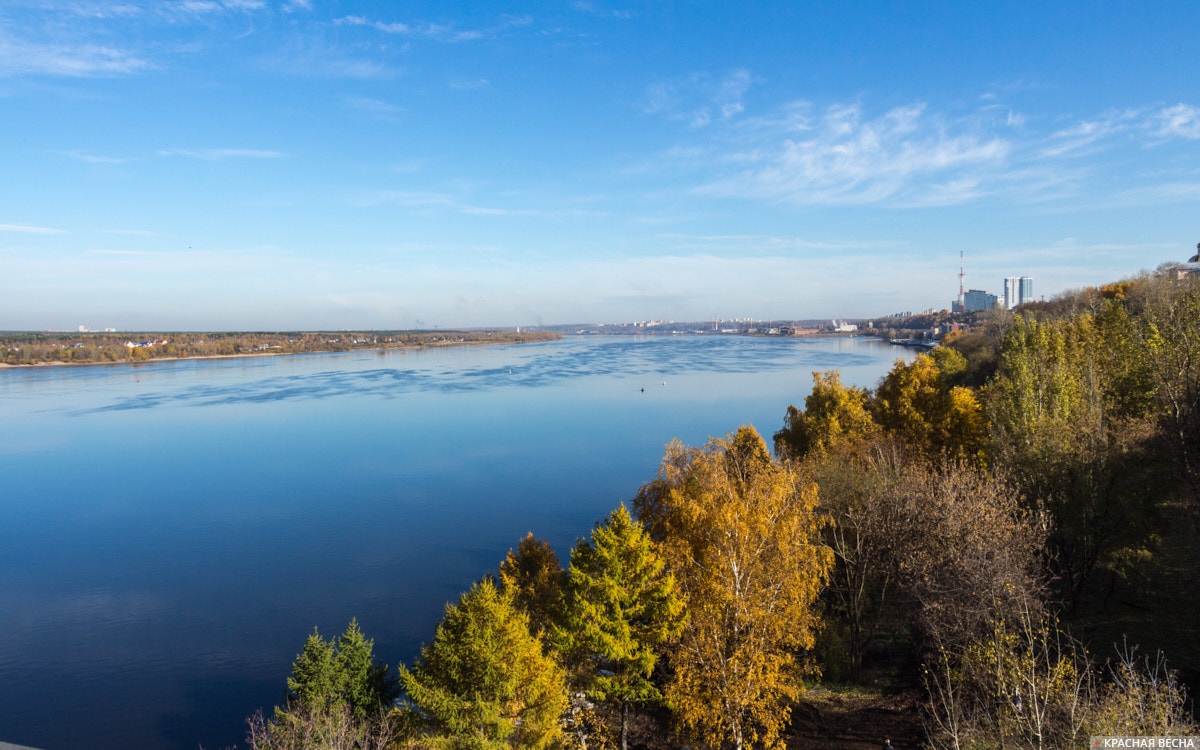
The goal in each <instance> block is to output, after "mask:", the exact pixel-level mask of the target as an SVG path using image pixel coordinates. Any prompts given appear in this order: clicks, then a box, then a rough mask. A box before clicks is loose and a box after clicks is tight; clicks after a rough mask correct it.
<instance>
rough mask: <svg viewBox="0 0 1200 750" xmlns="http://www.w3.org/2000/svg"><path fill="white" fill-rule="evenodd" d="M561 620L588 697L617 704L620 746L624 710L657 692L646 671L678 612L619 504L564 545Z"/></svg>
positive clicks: (657, 562)
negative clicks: (566, 560)
mask: <svg viewBox="0 0 1200 750" xmlns="http://www.w3.org/2000/svg"><path fill="white" fill-rule="evenodd" d="M562 619H563V627H562V628H561V629H560V630H559V637H558V640H559V641H561V642H562V643H563V644H564V650H565V651H567V652H568V653H571V654H573V655H577V658H578V659H579V660H580V661H581V662H582V665H583V668H582V671H583V678H582V682H583V684H584V685H585V689H586V691H587V693H588V695H589V696H590V697H592V698H593V699H595V700H600V701H608V702H611V703H615V704H617V706H618V707H619V709H620V717H621V728H620V738H621V740H620V742H621V750H627V748H628V747H629V740H628V724H629V721H628V719H629V708H630V706H631V705H632V704H635V703H644V702H648V701H657V700H660V699H661V698H662V696H661V694H660V693H659V690H658V688H657V687H656V686H655V685H654V683H653V682H652V681H651V680H650V675H651V673H652V672H653V671H654V665H655V664H656V663H657V661H658V650H659V648H660V647H662V646H663V645H664V644H665V643H667V641H668V640H670V639H672V638H674V637H675V636H677V635H678V634H679V632H680V630H681V629H682V627H683V623H684V617H683V600H682V599H681V598H680V597H679V595H678V593H677V592H676V587H675V579H674V577H673V576H672V575H671V574H670V573H669V572H667V570H666V562H665V560H664V558H663V557H662V555H661V554H660V553H659V551H658V545H657V544H655V543H654V542H653V541H652V540H651V539H650V536H649V535H648V534H647V533H646V531H645V530H644V529H643V528H642V526H641V524H639V523H637V522H636V521H634V520H633V519H632V518H631V517H630V515H629V511H628V510H626V508H625V505H624V504H623V503H622V504H621V506H620V507H619V508H617V509H616V510H615V511H613V512H612V513H611V514H609V516H608V517H607V518H606V519H604V521H603V522H602V523H599V524H597V526H596V528H595V529H594V530H593V531H592V536H591V539H590V540H587V539H584V540H581V541H580V542H579V543H578V544H577V545H576V546H575V549H574V550H572V552H571V564H570V566H569V567H568V569H567V585H566V593H565V596H564V599H563V618H562Z"/></svg>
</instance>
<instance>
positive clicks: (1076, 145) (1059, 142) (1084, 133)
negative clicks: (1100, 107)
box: [1042, 110, 1138, 157]
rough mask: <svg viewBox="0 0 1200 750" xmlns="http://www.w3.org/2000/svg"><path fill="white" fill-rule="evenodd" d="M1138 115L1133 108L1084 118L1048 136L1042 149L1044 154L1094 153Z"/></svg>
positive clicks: (1076, 154)
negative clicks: (1090, 118) (1047, 143)
mask: <svg viewBox="0 0 1200 750" xmlns="http://www.w3.org/2000/svg"><path fill="white" fill-rule="evenodd" d="M1137 117H1138V113H1137V112H1136V111H1134V110H1124V111H1117V112H1108V113H1106V114H1105V115H1103V116H1101V117H1098V118H1096V119H1094V120H1084V121H1082V122H1079V123H1077V124H1075V125H1073V126H1071V127H1069V128H1064V129H1062V130H1059V131H1057V132H1055V133H1054V134H1053V135H1051V136H1050V143H1049V145H1047V146H1046V147H1044V148H1043V149H1042V155H1044V156H1051V157H1056V156H1067V155H1071V156H1081V155H1086V154H1090V153H1094V152H1095V151H1096V150H1097V149H1099V148H1102V147H1103V146H1104V145H1106V143H1105V142H1106V141H1108V140H1109V139H1111V138H1112V137H1113V136H1115V135H1117V134H1118V133H1123V132H1126V131H1127V130H1128V129H1129V128H1130V126H1131V125H1132V124H1133V123H1134V121H1135V119H1136V118H1137Z"/></svg>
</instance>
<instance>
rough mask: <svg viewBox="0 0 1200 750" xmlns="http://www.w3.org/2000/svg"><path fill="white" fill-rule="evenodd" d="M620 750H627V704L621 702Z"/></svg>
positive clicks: (626, 702)
mask: <svg viewBox="0 0 1200 750" xmlns="http://www.w3.org/2000/svg"><path fill="white" fill-rule="evenodd" d="M621 750H629V702H628V701H621Z"/></svg>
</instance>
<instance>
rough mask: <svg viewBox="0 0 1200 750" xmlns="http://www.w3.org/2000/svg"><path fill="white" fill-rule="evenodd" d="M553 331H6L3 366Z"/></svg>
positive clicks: (488, 340)
mask: <svg viewBox="0 0 1200 750" xmlns="http://www.w3.org/2000/svg"><path fill="white" fill-rule="evenodd" d="M559 338H561V336H560V335H559V334H558V333H555V332H552V331H508V330H499V329H492V330H462V331H456V330H447V331H305V332H280V333H267V332H204V333H199V332H197V333H192V332H170V333H164V332H158V333H154V332H140V333H131V332H105V333H98V332H87V333H59V332H42V333H32V332H7V333H0V365H8V366H21V365H65V364H104V363H110V362H146V361H150V360H155V359H196V358H204V357H251V356H265V355H272V354H306V353H310V352H344V351H351V350H355V349H392V348H405V347H422V346H452V345H459V344H517V343H529V342H534V341H554V340H557V339H559Z"/></svg>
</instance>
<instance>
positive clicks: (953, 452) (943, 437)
mask: <svg viewBox="0 0 1200 750" xmlns="http://www.w3.org/2000/svg"><path fill="white" fill-rule="evenodd" d="M966 370H967V360H966V358H964V357H963V355H961V354H959V353H958V352H957V351H955V350H954V349H950V348H948V347H938V348H936V349H934V350H933V351H932V352H930V353H929V354H921V355H918V356H917V358H916V359H914V360H913V361H912V362H911V363H908V364H905V363H904V362H902V361H897V362H896V365H895V366H894V367H893V368H892V370H891V371H890V372H889V373H888V374H887V376H886V377H885V378H884V379H883V382H882V383H880V384H879V388H878V389H876V392H875V400H874V402H873V409H872V411H873V414H874V417H875V421H876V422H878V423H879V424H880V425H881V426H882V427H883V428H884V429H885V430H887V431H888V432H890V433H891V434H893V435H895V436H897V437H898V438H900V439H902V440H904V441H905V442H906V443H908V444H909V445H911V446H912V447H913V448H915V449H916V450H919V451H921V452H922V453H924V454H925V455H927V456H929V457H931V458H939V457H946V458H950V459H952V460H961V459H979V458H981V457H982V456H981V452H982V451H983V449H984V448H985V446H986V438H987V429H986V422H985V420H984V414H983V410H982V407H981V405H980V404H979V401H978V399H977V398H976V396H975V394H974V392H973V391H971V389H969V388H966V387H964V386H959V385H954V384H953V383H954V381H955V379H956V378H958V377H960V376H961V375H962V374H963V373H965V372H966Z"/></svg>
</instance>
